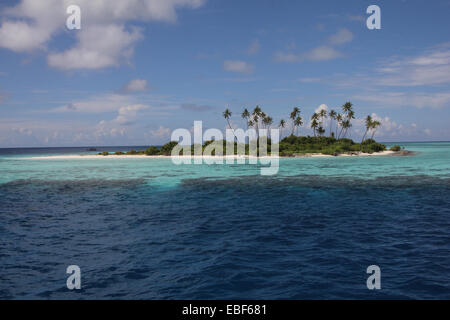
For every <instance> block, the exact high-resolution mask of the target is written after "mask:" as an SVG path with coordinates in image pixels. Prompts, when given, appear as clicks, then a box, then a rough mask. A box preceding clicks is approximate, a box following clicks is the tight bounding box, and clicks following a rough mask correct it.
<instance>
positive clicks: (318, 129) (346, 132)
mask: <svg viewBox="0 0 450 320" xmlns="http://www.w3.org/2000/svg"><path fill="white" fill-rule="evenodd" d="M232 115H233V113H232V112H231V111H230V110H229V109H226V110H225V111H224V112H223V113H222V116H223V117H224V119H225V120H226V122H227V127H228V128H230V129H231V130H233V126H232V125H231V122H230V119H231V117H232ZM240 117H241V118H242V119H243V120H244V121H245V124H246V126H247V129H248V128H254V129H255V131H256V137H253V139H255V138H256V139H255V140H256V141H252V142H254V143H250V144H249V143H248V141H245V143H246V144H243V143H241V144H238V143H237V139H236V135H235V139H234V141H233V142H232V141H225V140H220V141H206V142H205V143H204V144H203V145H202V146H200V148H199V147H197V148H196V146H195V145H192V146H190V147H185V148H183V151H182V152H181V154H183V155H195V154H196V152H198V151H200V150H201V154H204V153H205V151H206V153H207V154H212V155H216V152H217V151H218V150H216V148H215V147H216V146H221V148H222V150H223V154H227V148H231V147H234V152H233V153H234V154H237V149H238V146H239V147H241V148H240V149H242V148H244V149H245V154H246V155H248V154H250V153H251V154H255V153H256V152H254V150H251V151H253V152H250V149H249V148H250V146H256V142H257V143H258V144H259V143H260V142H259V138H260V137H259V134H260V133H259V130H260V129H267V130H268V132H270V129H271V126H272V124H273V123H274V119H273V118H272V117H271V116H269V115H267V114H266V113H265V112H264V111H263V110H262V109H261V108H260V107H259V106H256V107H255V108H254V109H253V111H251V112H250V111H249V110H247V109H244V111H243V112H242V113H241V114H240ZM289 119H290V121H288V122H287V121H285V120H284V119H280V120H279V122H278V123H279V124H278V126H277V128H278V129H280V136H281V137H282V133H283V132H282V130H283V129H285V128H288V127H289V126H290V128H288V129H289V130H290V135H289V136H288V137H285V138H283V139H281V141H280V143H279V145H278V147H279V153H280V155H281V156H295V155H304V154H310V153H321V154H328V155H339V154H342V153H359V152H364V153H374V152H380V151H384V150H386V146H385V145H383V144H380V143H378V142H376V141H375V140H374V139H373V137H374V135H375V133H376V131H377V129H378V127H379V126H381V123H380V122H379V121H376V120H374V119H372V116H370V115H369V116H367V117H366V118H365V132H364V135H363V138H362V141H361V143H356V142H354V141H353V140H351V139H349V138H348V136H350V132H351V128H352V126H353V124H352V121H353V119H355V112H354V109H353V104H352V103H351V102H346V103H345V104H344V105H342V107H341V113H338V112H336V111H335V110H330V111H329V112H328V111H327V110H326V109H325V108H320V109H319V110H318V111H317V112H315V113H314V114H313V115H312V117H311V120H310V122H309V127H310V128H311V129H312V131H313V133H314V136H313V137H311V136H306V137H305V136H300V135H299V133H300V128H301V127H302V126H303V125H304V119H303V117H302V116H301V110H300V108H299V107H294V108H293V110H292V112H291V113H290V114H289ZM326 119H329V124H328V125H327V124H325V120H326ZM327 129H328V136H327V135H326V133H327ZM233 134H234V130H233ZM369 134H371V135H370V139H365V138H366V137H367V136H369ZM177 145H178V143H177V142H176V141H171V142H169V143H166V144H165V145H163V146H162V147H161V148H158V147H155V146H150V147H148V148H147V149H146V150H141V151H136V150H131V151H129V152H126V153H123V152H116V153H115V155H148V156H154V155H164V156H169V155H171V153H172V150H173V148H174V147H175V146H177ZM196 149H197V150H196ZM262 149H264V148H262ZM271 149H272V145H271V139H270V135H269V136H268V137H267V152H268V154H269V155H270V153H271ZM390 150H393V151H400V150H401V147H400V146H393V147H392V148H391V149H390ZM201 154H198V155H201ZM99 155H103V156H107V155H109V153H108V152H102V153H99ZM217 155H218V154H217ZM259 155H260V156H262V155H264V154H259Z"/></svg>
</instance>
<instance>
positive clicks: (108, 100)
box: [51, 94, 133, 113]
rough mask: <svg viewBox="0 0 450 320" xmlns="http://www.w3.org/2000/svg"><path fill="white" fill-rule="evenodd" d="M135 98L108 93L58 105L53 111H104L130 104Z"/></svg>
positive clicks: (114, 109)
mask: <svg viewBox="0 0 450 320" xmlns="http://www.w3.org/2000/svg"><path fill="white" fill-rule="evenodd" d="M132 103H133V100H132V99H131V98H130V97H129V96H124V95H119V94H107V95H101V96H98V97H92V98H91V99H87V100H80V101H74V102H72V103H69V104H67V105H64V106H61V107H58V108H56V109H53V110H51V111H53V112H82V113H103V112H111V111H116V110H119V108H120V107H122V106H124V105H130V104H132Z"/></svg>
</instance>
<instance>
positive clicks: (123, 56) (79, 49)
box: [47, 25, 142, 70]
mask: <svg viewBox="0 0 450 320" xmlns="http://www.w3.org/2000/svg"><path fill="white" fill-rule="evenodd" d="M141 38H142V34H141V31H140V30H139V29H136V28H132V29H131V30H130V31H127V30H126V29H125V27H124V26H118V25H98V26H91V27H90V28H89V31H86V32H80V33H79V35H78V43H77V45H76V46H75V47H74V48H72V49H69V50H66V51H64V52H61V53H51V54H49V55H48V57H47V61H48V64H49V65H50V66H51V67H55V68H59V69H64V70H71V69H101V68H106V67H113V66H118V65H119V64H121V63H123V62H124V61H129V59H130V58H131V57H132V56H133V51H134V45H135V43H136V42H137V41H138V40H139V39H141Z"/></svg>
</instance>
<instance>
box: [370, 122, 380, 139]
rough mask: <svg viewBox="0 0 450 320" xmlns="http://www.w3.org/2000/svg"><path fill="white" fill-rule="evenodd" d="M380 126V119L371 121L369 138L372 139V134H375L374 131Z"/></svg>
mask: <svg viewBox="0 0 450 320" xmlns="http://www.w3.org/2000/svg"><path fill="white" fill-rule="evenodd" d="M379 126H381V122H380V121H377V120H375V121H372V130H373V131H372V137H371V138H370V139H372V140H373V136H374V135H375V133H376V132H377V129H378V127H379Z"/></svg>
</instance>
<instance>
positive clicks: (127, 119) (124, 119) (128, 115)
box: [113, 104, 148, 125]
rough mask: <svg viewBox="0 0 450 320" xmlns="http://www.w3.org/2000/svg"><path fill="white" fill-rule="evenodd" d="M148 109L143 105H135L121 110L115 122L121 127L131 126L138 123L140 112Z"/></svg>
mask: <svg viewBox="0 0 450 320" xmlns="http://www.w3.org/2000/svg"><path fill="white" fill-rule="evenodd" d="M145 109H148V106H146V105H143V104H135V105H131V106H125V107H121V108H119V114H118V116H117V118H116V119H114V120H113V121H114V122H117V123H119V124H121V125H130V124H133V123H135V122H136V119H137V113H138V111H141V110H145Z"/></svg>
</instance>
